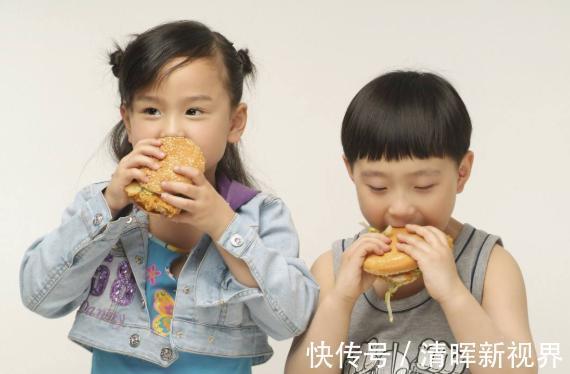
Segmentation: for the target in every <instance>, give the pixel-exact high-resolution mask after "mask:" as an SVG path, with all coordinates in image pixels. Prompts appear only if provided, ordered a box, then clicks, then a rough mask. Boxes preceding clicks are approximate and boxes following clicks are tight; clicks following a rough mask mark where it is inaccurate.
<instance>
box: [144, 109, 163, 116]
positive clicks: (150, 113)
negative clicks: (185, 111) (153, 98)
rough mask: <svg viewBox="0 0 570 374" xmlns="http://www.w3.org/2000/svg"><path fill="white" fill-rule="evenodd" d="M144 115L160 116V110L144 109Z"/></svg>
mask: <svg viewBox="0 0 570 374" xmlns="http://www.w3.org/2000/svg"><path fill="white" fill-rule="evenodd" d="M143 113H144V114H148V115H149V116H159V115H160V110H158V109H156V108H144V109H143Z"/></svg>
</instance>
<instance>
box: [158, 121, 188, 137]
mask: <svg viewBox="0 0 570 374" xmlns="http://www.w3.org/2000/svg"><path fill="white" fill-rule="evenodd" d="M165 136H184V131H183V127H182V125H181V121H180V120H178V119H176V118H168V117H167V118H166V121H165V124H164V126H163V128H162V132H161V137H165Z"/></svg>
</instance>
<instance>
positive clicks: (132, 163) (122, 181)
mask: <svg viewBox="0 0 570 374" xmlns="http://www.w3.org/2000/svg"><path fill="white" fill-rule="evenodd" d="M161 144H162V141H161V140H160V139H143V140H141V141H139V142H138V143H137V144H136V145H135V146H134V147H133V150H132V151H131V152H130V153H129V154H128V155H126V156H125V157H123V158H122V159H121V161H120V162H119V164H118V165H117V169H115V172H114V173H113V176H112V177H111V182H110V183H109V185H108V186H107V188H106V189H105V193H104V196H105V200H106V201H107V205H108V206H109V209H110V210H111V213H112V214H113V216H115V215H116V214H117V213H118V212H119V211H120V210H122V209H123V208H124V207H126V206H127V205H128V204H130V202H131V201H130V199H129V197H128V196H127V193H126V192H125V187H126V186H127V185H128V184H129V183H131V182H132V181H133V180H137V181H139V182H140V183H146V182H148V177H147V176H146V174H145V173H144V171H142V170H141V168H143V167H147V168H149V169H154V170H157V169H158V168H159V167H160V165H159V163H158V162H157V161H156V160H161V159H163V158H164V157H165V155H164V153H163V152H162V151H161V150H160V145H161Z"/></svg>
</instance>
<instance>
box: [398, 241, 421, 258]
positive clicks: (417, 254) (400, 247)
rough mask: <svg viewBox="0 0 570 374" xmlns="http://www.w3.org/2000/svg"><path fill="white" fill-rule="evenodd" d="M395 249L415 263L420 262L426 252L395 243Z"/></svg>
mask: <svg viewBox="0 0 570 374" xmlns="http://www.w3.org/2000/svg"><path fill="white" fill-rule="evenodd" d="M396 248H398V250H399V251H402V252H404V253H405V254H407V255H409V256H410V257H411V258H413V259H414V260H416V261H417V262H420V261H421V259H422V258H423V256H425V254H426V252H424V251H422V250H421V249H419V248H416V247H414V246H413V245H411V244H407V243H396Z"/></svg>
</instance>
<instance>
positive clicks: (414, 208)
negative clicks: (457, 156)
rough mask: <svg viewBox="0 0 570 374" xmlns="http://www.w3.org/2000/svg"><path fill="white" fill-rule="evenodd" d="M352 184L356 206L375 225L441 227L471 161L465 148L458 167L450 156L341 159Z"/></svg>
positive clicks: (464, 178) (445, 223)
mask: <svg viewBox="0 0 570 374" xmlns="http://www.w3.org/2000/svg"><path fill="white" fill-rule="evenodd" d="M345 163H346V166H347V169H348V172H349V175H350V177H351V179H352V180H353V182H354V184H355V186H356V193H357V195H358V202H359V204H360V210H361V211H362V214H363V215H364V217H365V218H366V220H367V221H368V223H369V224H370V225H372V226H374V227H375V228H377V229H379V230H381V231H383V230H384V229H385V228H386V227H387V226H388V225H391V226H393V227H402V226H404V225H406V224H408V223H412V224H417V225H421V226H434V227H437V228H439V229H440V230H442V231H445V229H446V228H447V225H448V223H449V219H450V217H451V213H452V211H453V207H454V205H455V197H456V194H457V193H460V192H461V191H463V187H464V186H465V183H466V182H467V180H468V179H469V174H470V172H471V166H472V164H473V153H472V152H468V153H467V154H466V156H465V157H464V158H463V160H462V161H461V164H460V166H459V168H458V167H457V164H456V163H455V161H453V160H452V159H450V158H447V157H446V158H443V159H442V158H435V157H432V158H429V159H425V160H419V159H403V160H400V161H389V162H388V161H385V160H380V161H370V160H368V159H360V160H358V161H356V162H355V163H354V165H353V166H352V167H350V165H349V164H348V162H347V161H346V160H345Z"/></svg>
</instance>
